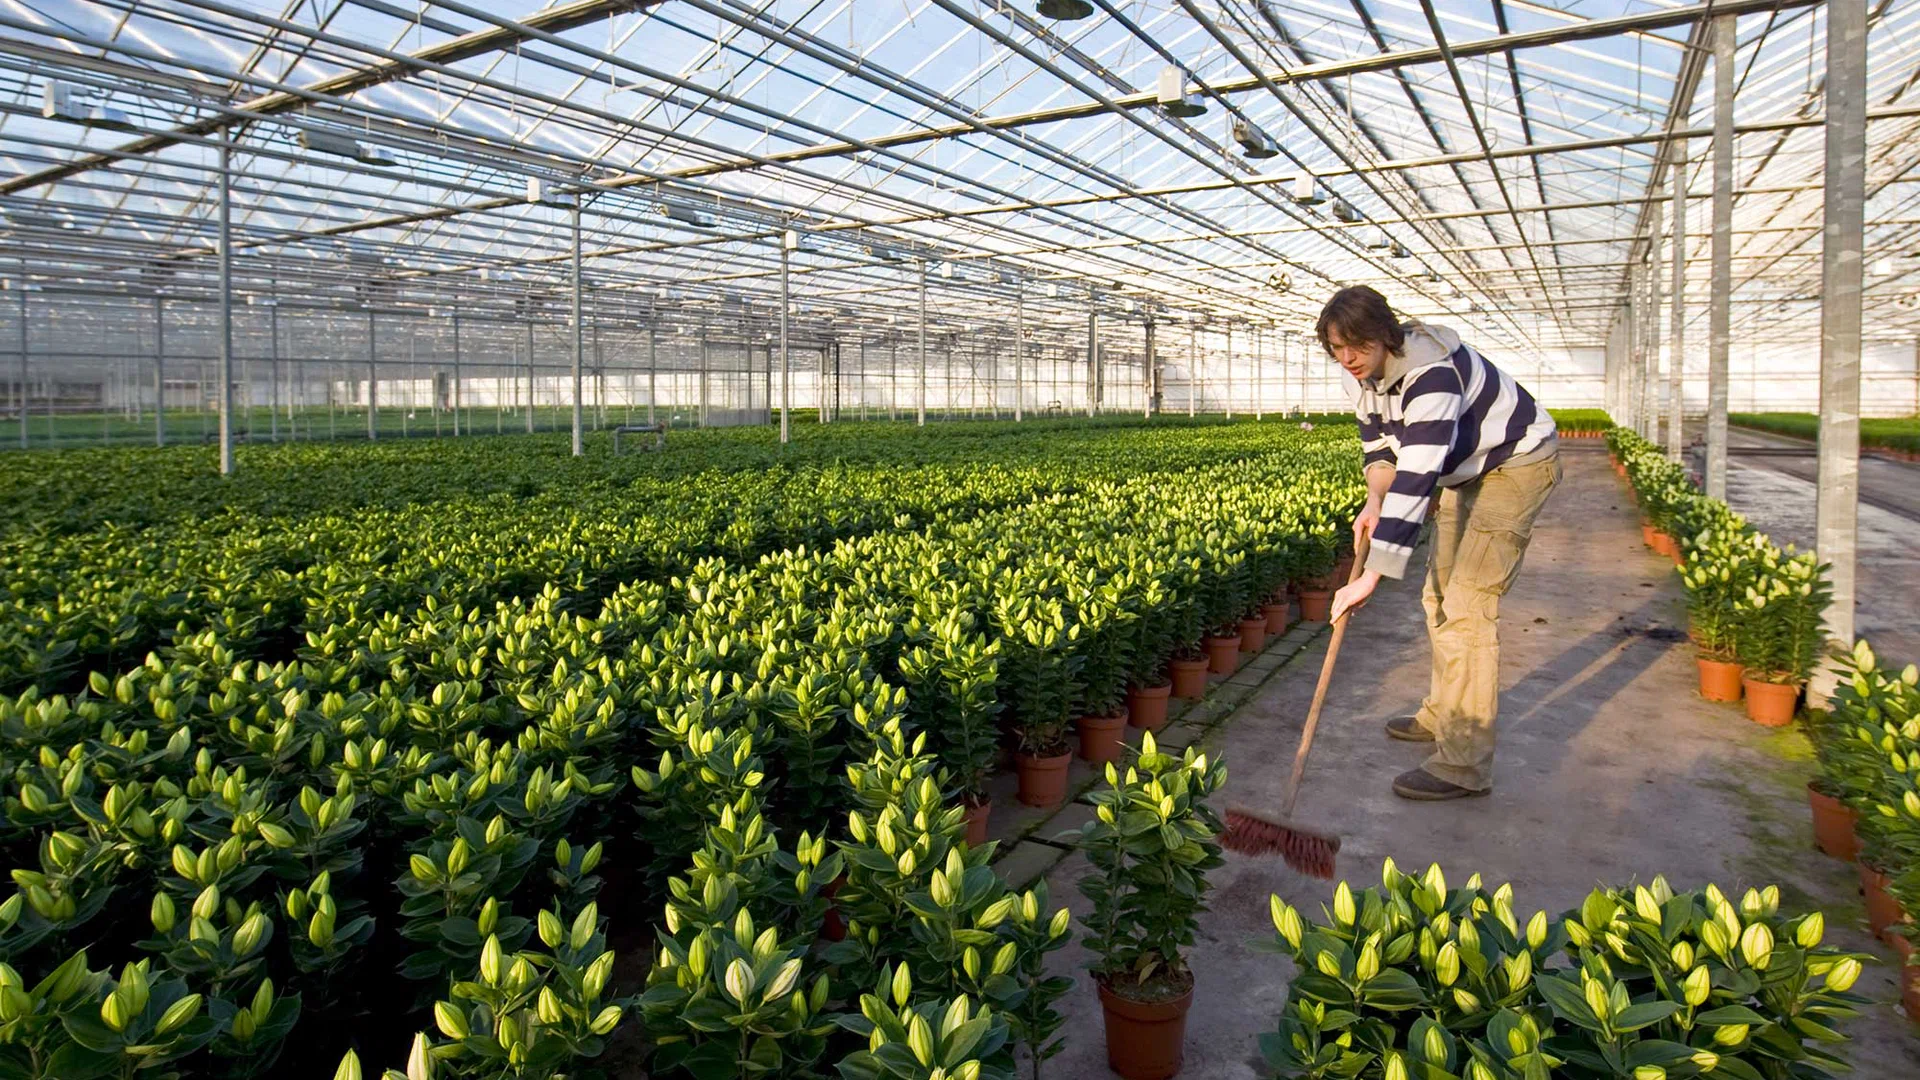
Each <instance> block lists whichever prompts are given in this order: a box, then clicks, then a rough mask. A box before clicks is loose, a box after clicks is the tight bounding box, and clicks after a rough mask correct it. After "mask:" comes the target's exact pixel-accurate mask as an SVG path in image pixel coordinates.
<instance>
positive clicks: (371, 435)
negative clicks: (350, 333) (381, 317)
mask: <svg viewBox="0 0 1920 1080" xmlns="http://www.w3.org/2000/svg"><path fill="white" fill-rule="evenodd" d="M373 323H374V314H373V299H372V297H368V299H367V441H368V442H374V441H376V440H377V439H378V438H379V437H380V436H379V432H378V430H377V425H378V423H379V416H380V396H379V390H378V389H377V387H378V386H379V381H378V380H379V374H380V373H379V366H378V364H379V355H380V349H379V341H378V339H377V338H375V337H374V324H373Z"/></svg>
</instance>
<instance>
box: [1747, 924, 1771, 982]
mask: <svg viewBox="0 0 1920 1080" xmlns="http://www.w3.org/2000/svg"><path fill="white" fill-rule="evenodd" d="M1740 955H1741V956H1742V957H1744V958H1745V959H1746V961H1747V964H1748V965H1749V966H1751V967H1753V968H1754V969H1755V970H1757V971H1765V970H1767V961H1768V959H1769V958H1770V957H1771V956H1772V955H1773V931H1771V930H1768V929H1767V927H1766V924H1765V923H1752V924H1749V925H1748V926H1747V929H1746V932H1745V933H1743V934H1741V935H1740Z"/></svg>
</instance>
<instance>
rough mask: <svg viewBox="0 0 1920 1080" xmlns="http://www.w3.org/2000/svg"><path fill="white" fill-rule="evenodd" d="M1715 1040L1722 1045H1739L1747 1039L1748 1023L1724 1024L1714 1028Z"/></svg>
mask: <svg viewBox="0 0 1920 1080" xmlns="http://www.w3.org/2000/svg"><path fill="white" fill-rule="evenodd" d="M1713 1041H1714V1042H1717V1043H1719V1044H1720V1045H1721V1046H1739V1045H1740V1044H1741V1043H1743V1042H1746V1041H1747V1025H1745V1024H1723V1025H1721V1026H1720V1027H1718V1028H1716V1029H1714V1032H1713Z"/></svg>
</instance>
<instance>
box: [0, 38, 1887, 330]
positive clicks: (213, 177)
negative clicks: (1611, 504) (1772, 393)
mask: <svg viewBox="0 0 1920 1080" xmlns="http://www.w3.org/2000/svg"><path fill="white" fill-rule="evenodd" d="M1066 6H1071V5H1066ZM1091 6H1092V7H1093V8H1094V9H1095V10H1094V11H1093V13H1092V14H1091V15H1090V16H1089V17H1086V18H1082V19H1077V20H1056V19H1053V18H1049V17H1045V16H1042V15H1040V14H1037V13H1036V10H1035V6H1034V5H1033V4H1032V3H1027V2H1022V3H1018V4H1009V3H987V2H976V0H862V2H860V3H853V2H850V0H825V2H778V3H754V2H745V0H669V2H648V0H572V2H567V3H557V4H553V5H549V6H545V7H539V6H535V5H531V4H530V5H528V6H526V7H524V8H518V9H516V8H513V7H510V6H509V5H506V4H500V3H489V4H481V3H477V2H474V3H463V2H435V3H400V2H395V3H386V2H380V0H356V2H346V0H286V2H284V3H276V4H266V3H259V2H255V0H0V102H4V105H0V213H4V215H5V221H4V226H3V227H0V260H4V261H0V273H7V274H12V273H13V272H14V271H13V270H12V265H19V266H21V267H23V268H24V272H25V273H26V274H27V276H28V277H29V279H30V280H31V281H32V282H34V283H36V284H39V285H40V286H41V287H43V288H46V289H48V290H49V291H55V290H71V291H74V292H77V293H88V294H101V295H115V294H128V295H150V294H152V293H153V292H155V291H156V290H160V289H178V290H181V292H182V294H183V295H184V294H191V293H193V292H194V291H195V290H203V289H206V288H210V287H211V282H212V277H211V273H212V271H211V266H212V262H213V260H212V259H211V258H210V257H209V256H210V255H211V253H212V252H213V251H214V246H215V224H216V217H217V215H216V214H215V213H214V210H213V207H214V204H215V202H216V200H217V194H216V189H217V179H218V175H219V167H220V161H221V154H222V151H223V140H226V139H231V140H232V142H231V147H230V155H231V156H230V161H231V174H230V175H231V177H232V182H233V207H234V210H233V222H234V235H235V249H234V250H235V271H234V272H235V287H236V289H237V290H239V291H240V292H243V293H252V294H261V293H280V294H297V295H298V296H300V297H301V298H303V299H307V300H311V301H316V302H328V303H338V304H341V305H353V304H361V305H370V304H383V305H393V306H395V307H406V306H409V305H413V306H419V307H421V308H427V309H431V308H434V307H435V306H439V307H442V308H444V307H445V306H446V305H448V304H456V303H457V304H467V305H474V306H476V307H485V306H497V307H499V308H500V309H501V310H512V309H513V305H527V304H530V303H534V302H536V301H537V300H539V299H540V298H541V297H547V296H552V295H553V294H554V293H556V291H558V290H563V289H564V288H565V287H566V284H567V282H568V274H569V270H570V265H571V229H570V218H571V215H572V213H573V211H572V209H571V207H570V205H569V204H570V202H571V200H573V199H575V198H578V199H579V200H580V206H581V227H582V230H583V238H582V248H583V259H584V265H585V271H584V273H585V277H586V282H587V285H588V287H590V288H591V289H593V290H594V291H595V293H596V295H598V296H599V297H601V298H602V300H603V301H605V302H606V304H607V306H608V307H609V308H611V309H614V310H625V311H631V312H633V313H635V317H636V318H640V319H651V318H653V317H654V316H655V314H656V313H657V314H658V315H659V317H661V318H663V319H666V318H681V317H686V315H687V313H689V312H699V311H706V312H716V311H738V312H744V313H751V312H754V311H759V310H764V309H765V308H766V306H767V305H768V304H769V303H770V302H773V301H774V298H776V297H777V295H778V293H777V288H778V280H779V266H780V262H781V250H782V238H783V236H784V235H785V234H786V233H787V232H788V231H789V230H792V231H793V233H794V234H796V235H795V236H794V238H793V243H794V244H796V245H797V249H796V250H795V251H794V254H793V256H792V275H793V276H792V288H793V290H794V296H795V300H796V303H800V304H804V305H808V307H809V310H814V311H818V312H824V313H827V314H828V315H829V316H830V317H831V318H834V319H839V320H849V321H853V322H861V321H876V320H877V321H885V320H886V319H887V318H888V317H889V315H892V316H895V317H897V316H899V315H900V314H901V313H905V312H907V311H909V310H910V309H911V308H912V305H913V304H914V303H915V297H916V295H917V290H918V286H919V276H920V275H921V274H923V273H924V274H927V275H929V276H930V277H931V278H932V279H933V280H935V281H936V282H938V284H939V286H940V314H941V317H942V318H947V319H957V320H967V319H988V320H991V319H1000V318H1004V317H1005V312H1006V310H1007V308H1008V306H1009V304H1010V303H1011V299H1010V298H1011V296H1012V294H1013V291H1014V290H1015V289H1021V290H1022V291H1023V295H1024V296H1026V297H1028V298H1030V300H1031V302H1032V303H1033V305H1034V317H1035V318H1038V319H1042V320H1044V319H1046V318H1047V317H1048V315H1047V313H1048V312H1049V311H1052V312H1054V313H1055V314H1056V316H1057V317H1059V318H1062V319H1065V318H1066V317H1067V315H1068V314H1069V313H1072V312H1082V311H1085V310H1086V309H1088V308H1089V307H1093V308H1096V309H1097V310H1100V311H1103V312H1111V313H1112V314H1113V315H1114V316H1115V317H1118V318H1123V319H1125V318H1131V319H1135V320H1138V319H1142V318H1144V317H1147V316H1153V317H1155V318H1159V319H1164V320H1168V321H1176V322H1179V321H1192V322H1199V321H1202V320H1204V321H1205V322H1206V323H1207V324H1208V325H1213V326H1219V325H1227V326H1237V325H1248V326H1276V325H1277V326H1281V327H1284V328H1287V329H1293V330H1298V329H1301V328H1303V327H1305V326H1307V325H1309V324H1310V321H1311V318H1312V315H1313V313H1314V312H1316V311H1317V310H1318V307H1319V304H1320V303H1321V301H1322V300H1323V299H1324V297H1325V295H1326V293H1327V292H1329V291H1330V290H1331V289H1333V288H1334V287H1336V285H1339V284H1351V283H1358V282H1365V283H1369V284H1373V285H1375V286H1377V287H1379V288H1381V289H1382V290H1383V291H1385V292H1387V294H1388V295H1389V297H1390V298H1392V299H1393V300H1394V301H1395V302H1396V304H1398V305H1400V306H1401V307H1403V308H1404V309H1405V310H1408V311H1411V312H1415V313H1419V314H1428V315H1434V316H1439V317H1445V318H1448V319H1451V320H1454V321H1458V322H1461V323H1465V324H1471V325H1473V326H1474V327H1476V328H1477V330H1478V331H1479V332H1480V333H1482V334H1485V335H1490V337H1491V339H1492V341H1494V342H1497V343H1498V344H1500V345H1501V346H1502V347H1504V348H1508V349H1517V350H1523V351H1526V352H1530V353H1533V354H1535V355H1540V354H1550V353H1554V352H1558V351H1560V350H1564V349H1566V348H1569V347H1579V346H1593V345H1597V344H1599V343H1601V342H1602V341H1603V340H1604V339H1605V337H1606V335H1607V333H1608V329H1609V327H1610V326H1611V325H1612V324H1613V322H1614V320H1615V318H1616V315H1617V313H1618V310H1619V308H1620V306H1621V304H1622V303H1623V302H1624V300H1625V298H1626V296H1627V294H1628V280H1627V268H1628V265H1629V263H1630V262H1631V261H1633V260H1635V259H1638V258H1641V257H1643V256H1644V255H1645V254H1646V251H1647V243H1646V238H1647V236H1648V235H1649V230H1650V229H1654V228H1660V229H1665V228H1668V227H1670V226H1671V210H1670V209H1669V208H1668V200H1667V195H1668V193H1669V184H1670V179H1669V177H1670V173H1669V170H1670V169H1671V168H1672V167H1674V163H1675V161H1676V158H1677V157H1678V155H1677V154H1676V150H1677V149H1679V148H1682V147H1684V148H1685V156H1684V159H1683V160H1684V163H1683V164H1681V165H1680V166H1679V167H1681V168H1684V169H1685V170H1686V176H1687V178H1688V179H1687V190H1688V192H1689V194H1690V196H1691V197H1690V198H1689V199H1688V200H1687V202H1688V204H1689V205H1688V213H1687V225H1686V233H1687V237H1688V240H1689V247H1690V255H1689V259H1688V273H1689V277H1690V284H1689V289H1690V291H1693V290H1697V292H1695V295H1697V296H1702V297H1703V296H1704V294H1705V287H1706V285H1705V283H1706V280H1707V254H1706V244H1707V241H1708V228H1707V222H1708V217H1707V203H1708V201H1709V200H1708V198H1707V196H1708V194H1709V193H1710V191H1711V176H1710V153H1709V149H1710V143H1709V139H1708V138H1707V137H1706V136H1707V134H1708V133H1709V132H1710V130H1711V127H1712V122H1713V92H1712V91H1713V71H1712V64H1711V50H1710V48H1709V46H1708V43H1709V41H1710V28H1711V21H1710V20H1707V19H1704V18H1702V16H1703V15H1704V14H1707V13H1709V12H1715V13H1731V14H1732V15H1733V17H1734V18H1735V19H1736V20H1737V23H1736V25H1737V35H1736V43H1737V44H1736V76H1737V79H1738V84H1737V86H1738V90H1737V105H1736V110H1735V123H1736V125H1737V130H1738V132H1739V134H1738V137H1737V139H1736V146H1735V199H1734V211H1735V224H1734V229H1735V240H1736V246H1735V248H1734V255H1733V266H1734V285H1735V307H1734V316H1733V318H1734V332H1735V334H1742V333H1752V332H1755V331H1757V330H1760V329H1761V328H1767V332H1768V333H1771V334H1778V333H1782V332H1784V333H1788V334H1797V335H1803V336H1804V337H1805V338H1806V339H1807V340H1809V341H1811V340H1813V339H1814V337H1815V336H1816V335H1817V330H1818V312H1819V308H1818V293H1819V284H1820V277H1819V253H1820V243H1819V239H1818V234H1819V227H1820V220H1821V196H1820V180H1821V175H1822V169H1823V160H1824V136H1823V129H1822V127H1821V125H1820V122H1819V121H1820V118H1821V113H1822V109H1823V101H1822V86H1823V78H1822V74H1823V70H1824V56H1825V42H1824V39H1823V32H1824V25H1825V18H1824V9H1823V6H1822V5H1820V4H1815V3H1809V2H1805V0H1766V2H1743V0H1722V2H1719V3H1716V4H1711V5H1709V4H1706V3H1694V2H1688V0H1615V2H1599V0H1556V2H1555V3H1545V2H1535V0H1284V2H1270V0H1213V2H1204V3H1203V2H1196V0H1147V2H1134V3H1118V2H1108V0H1094V3H1093V4H1092V5H1091ZM1041 7H1043V8H1052V7H1053V5H1052V4H1042V5H1041ZM1916 40H1920V0H1874V2H1873V3H1872V4H1871V8H1870V36H1869V57H1870V62H1869V65H1868V73H1869V74H1868V79H1869V81H1868V91H1869V119H1870V122H1869V125H1868V129H1867V131H1868V195H1869V199H1868V203H1867V221H1868V227H1867V258H1868V260H1869V273H1868V279H1867V280H1868V292H1867V320H1866V321H1867V326H1868V333H1869V335H1875V334H1885V335H1889V336H1904V337H1907V338H1911V337H1913V336H1914V335H1915V334H1916V333H1920V310H1916V308H1920V302H1917V301H1916V297H1917V296H1920V276H1916V274H1915V270H1916V269H1920V240H1917V239H1916V236H1917V235H1920V232H1917V229H1920V208H1917V207H1916V205H1915V202H1916V197H1917V196H1920V183H1916V180H1917V179H1920V178H1917V177H1916V176H1915V175H1914V174H1913V173H1912V171H1911V170H1912V167H1913V166H1914V165H1915V163H1916V160H1920V139H1916V138H1914V137H1913V135H1914V132H1915V129H1916V127H1920V95H1916V93H1915V89H1914V87H1915V83H1916V81H1920V48H1916V47H1915V46H1914V44H1913V42H1915V41H1916ZM56 97H57V98H58V99H59V102H58V105H59V107H58V108H56V107H55V98H56ZM1163 99H1164V100H1163ZM49 113H52V114H53V115H52V116H51V117H50V116H49V115H48V114H49ZM1182 113H1191V114H1192V115H1184V116H1183V115H1179V114H1182ZM1676 132H1678V133H1683V134H1684V135H1685V136H1687V137H1684V138H1673V137H1672V136H1673V135H1674V133H1676ZM1636 240H1637V242H1636ZM1662 246H1663V247H1664V246H1665V245H1664V244H1663V245H1662ZM1663 257H1666V256H1664V255H1663ZM523 310H524V308H523ZM1699 314H1700V315H1701V317H1703V318H1704V314H1705V305H1704V304H1701V305H1699Z"/></svg>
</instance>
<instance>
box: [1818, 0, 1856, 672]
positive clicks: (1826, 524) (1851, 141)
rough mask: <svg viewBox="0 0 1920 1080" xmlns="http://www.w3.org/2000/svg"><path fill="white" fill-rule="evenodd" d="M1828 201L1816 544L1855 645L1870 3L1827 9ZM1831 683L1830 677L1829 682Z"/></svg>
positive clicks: (1836, 637) (1837, 615)
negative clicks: (1829, 568) (1830, 575)
mask: <svg viewBox="0 0 1920 1080" xmlns="http://www.w3.org/2000/svg"><path fill="white" fill-rule="evenodd" d="M1826 68H1827V85H1826V97H1827V125H1826V134H1827V147H1826V149H1827V157H1826V172H1825V178H1826V183H1827V192H1826V206H1825V210H1824V211H1823V215H1822V216H1823V221H1822V226H1823V234H1822V247H1821V255H1820V264H1821V265H1820V277H1821V289H1820V439H1819V477H1820V480H1819V483H1818V484H1817V485H1816V491H1817V492H1818V495H1817V501H1816V503H1815V517H1814V546H1815V548H1816V550H1818V551H1819V553H1820V561H1822V562H1824V563H1827V564H1829V565H1830V566H1831V567H1832V570H1831V571H1830V573H1831V574H1832V581H1833V606H1832V607H1831V608H1829V609H1828V610H1827V637H1828V639H1829V640H1830V641H1831V642H1832V643H1833V644H1835V645H1839V646H1847V647H1850V646H1851V645H1852V644H1853V635H1854V619H1853V615H1854V612H1853V607H1854V595H1855V580H1854V570H1855V567H1854V558H1855V549H1856V544H1857V539H1858V536H1857V525H1858V520H1857V519H1858V513H1859V494H1860V328H1861V327H1860V323H1861V314H1860V309H1861V293H1862V286H1863V281H1862V271H1863V269H1864V268H1863V266H1862V250H1863V246H1864V243H1865V221H1866V200H1867V103H1866V102H1867V6H1866V5H1865V4H1855V3H1835V4H1828V5H1827V64H1826ZM1823 681H1824V680H1823Z"/></svg>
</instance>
